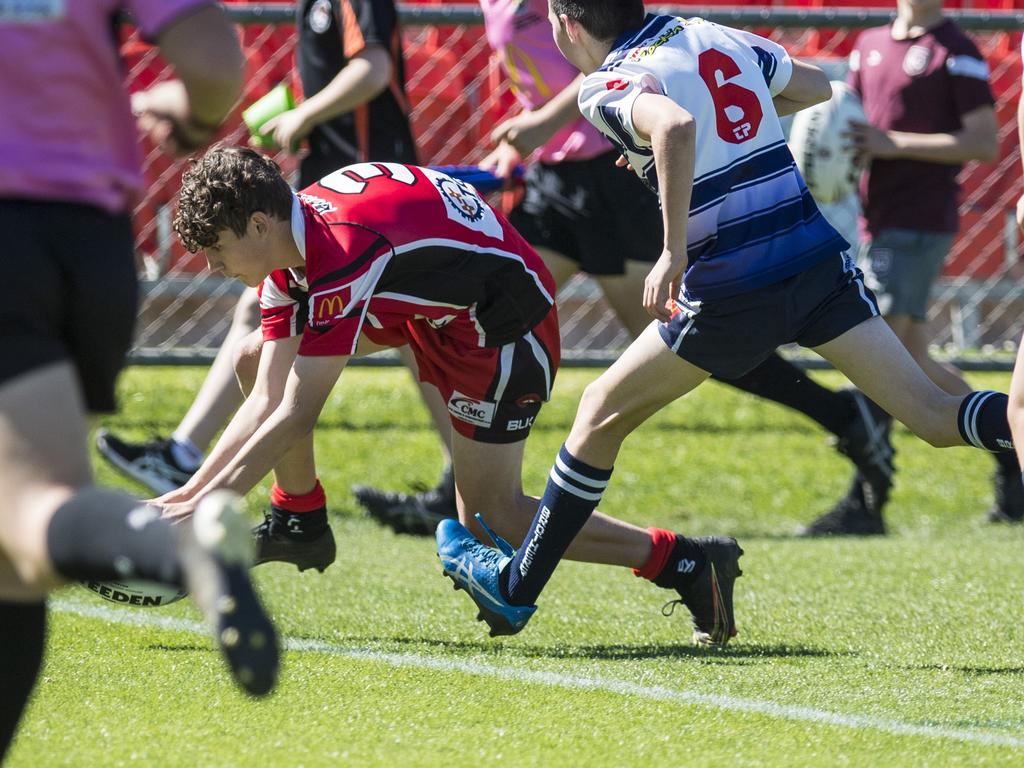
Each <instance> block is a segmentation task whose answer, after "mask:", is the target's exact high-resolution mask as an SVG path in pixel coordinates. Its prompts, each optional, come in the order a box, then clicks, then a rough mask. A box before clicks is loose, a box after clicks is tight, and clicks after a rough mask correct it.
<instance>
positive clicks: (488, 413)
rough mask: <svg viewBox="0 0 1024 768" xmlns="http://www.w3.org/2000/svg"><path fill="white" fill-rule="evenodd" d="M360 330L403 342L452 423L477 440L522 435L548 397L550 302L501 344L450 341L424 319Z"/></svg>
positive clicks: (382, 340)
mask: <svg viewBox="0 0 1024 768" xmlns="http://www.w3.org/2000/svg"><path fill="white" fill-rule="evenodd" d="M363 333H365V334H366V336H367V337H368V338H369V339H370V340H371V341H374V342H375V343H378V344H386V345H389V346H399V345H401V344H402V340H404V342H405V343H408V345H409V347H410V348H411V349H412V351H413V354H414V355H415V356H416V364H417V366H418V367H419V375H420V380H421V381H425V382H427V383H429V384H433V385H434V386H435V387H437V388H438V390H440V392H441V396H442V397H443V398H444V400H445V402H446V403H447V404H448V413H449V415H450V416H451V420H452V427H453V428H454V429H455V431H456V432H458V433H459V434H460V435H463V436H464V437H468V438H469V439H470V440H478V441H480V442H481V443H517V442H519V441H520V440H525V439H526V436H527V435H528V434H529V433H530V427H532V426H533V421H534V419H535V418H537V414H538V413H539V412H540V407H541V405H542V404H543V403H545V402H547V400H548V399H549V398H550V397H551V387H552V385H553V384H554V382H555V374H556V373H557V371H558V364H559V361H560V359H561V337H560V336H559V328H558V312H557V311H556V309H555V308H554V307H552V308H551V311H550V312H548V314H547V315H546V316H545V317H544V319H543V320H541V321H540V323H538V324H537V325H536V326H534V328H533V330H531V331H530V332H529V333H527V334H525V335H524V336H521V337H520V338H519V339H517V340H516V341H513V342H510V343H508V344H505V345H504V346H501V347H472V346H469V345H467V344H463V343H460V342H456V341H453V340H452V339H451V338H450V337H446V336H445V335H444V334H443V333H439V332H438V330H437V329H436V328H434V327H432V326H431V325H430V324H429V323H428V322H427V321H426V320H412V321H410V322H408V323H406V324H405V326H403V327H402V328H400V329H397V328H396V329H387V330H384V331H382V330H380V329H375V328H369V327H367V326H363ZM399 336H400V337H401V339H399Z"/></svg>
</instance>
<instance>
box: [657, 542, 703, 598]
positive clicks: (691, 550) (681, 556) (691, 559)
mask: <svg viewBox="0 0 1024 768" xmlns="http://www.w3.org/2000/svg"><path fill="white" fill-rule="evenodd" d="M707 561H708V556H707V555H706V554H705V553H704V547H702V546H701V545H700V544H698V543H697V542H696V541H694V540H693V539H688V538H687V537H686V536H681V535H679V534H676V541H675V545H674V546H673V547H672V554H670V555H669V556H668V560H666V561H665V567H664V568H662V569H661V573H659V574H658V575H657V576H655V577H654V578H653V579H652V580H651V581H653V582H654V583H655V584H657V585H658V586H659V587H664V588H666V589H677V588H679V587H681V586H687V585H688V584H691V583H693V580H694V579H695V578H697V574H698V573H700V572H701V570H702V569H703V568H704V565H705V563H707Z"/></svg>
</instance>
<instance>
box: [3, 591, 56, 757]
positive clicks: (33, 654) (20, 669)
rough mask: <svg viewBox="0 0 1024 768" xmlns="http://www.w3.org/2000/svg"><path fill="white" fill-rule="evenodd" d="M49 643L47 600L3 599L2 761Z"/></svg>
mask: <svg viewBox="0 0 1024 768" xmlns="http://www.w3.org/2000/svg"><path fill="white" fill-rule="evenodd" d="M45 644H46V604H45V603H4V602H0V763H3V761H4V755H5V754H6V753H7V749H8V748H9V747H10V746H11V742H12V741H13V740H14V732H15V730H17V727H18V721H19V720H20V719H21V714H22V712H24V711H25V705H26V704H27V703H28V699H29V696H30V695H31V693H32V688H33V687H34V686H35V684H36V677H38V675H39V667H40V666H41V665H42V661H43V648H44V646H45Z"/></svg>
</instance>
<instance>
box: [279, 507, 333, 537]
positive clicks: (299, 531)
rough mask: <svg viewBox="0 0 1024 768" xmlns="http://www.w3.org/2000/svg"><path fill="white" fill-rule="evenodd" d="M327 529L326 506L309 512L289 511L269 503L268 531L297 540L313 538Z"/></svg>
mask: <svg viewBox="0 0 1024 768" xmlns="http://www.w3.org/2000/svg"><path fill="white" fill-rule="evenodd" d="M326 529H327V507H320V508H319V509H314V510H310V511H309V512H289V511H288V510H287V509H282V508H281V507H276V506H274V505H273V504H271V505H270V532H271V533H272V534H283V535H285V536H288V537H290V538H293V539H298V540H299V541H310V540H311V539H315V538H317V537H318V536H320V534H322V533H323V532H324V531H325V530H326Z"/></svg>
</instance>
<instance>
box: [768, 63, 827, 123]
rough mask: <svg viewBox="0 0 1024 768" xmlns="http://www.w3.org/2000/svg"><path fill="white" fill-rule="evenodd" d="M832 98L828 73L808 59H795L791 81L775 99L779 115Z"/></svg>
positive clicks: (788, 113) (791, 112)
mask: <svg viewBox="0 0 1024 768" xmlns="http://www.w3.org/2000/svg"><path fill="white" fill-rule="evenodd" d="M830 98H832V85H831V84H830V83H829V80H828V75H826V74H825V73H824V72H823V71H822V70H821V69H819V68H818V67H816V66H814V65H813V64H808V63H807V62H806V61H800V60H799V59H793V74H792V76H791V77H790V78H789V83H788V84H787V85H786V87H785V88H783V89H782V91H781V92H780V93H778V94H777V95H776V96H775V97H774V98H773V99H772V101H773V103H774V104H775V111H776V112H778V113H779V117H782V116H784V115H792V114H793V113H794V112H799V111H800V110H801V109H807V108H808V107H813V106H814V105H815V104H820V103H821V102H823V101H828V100H829V99H830Z"/></svg>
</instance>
